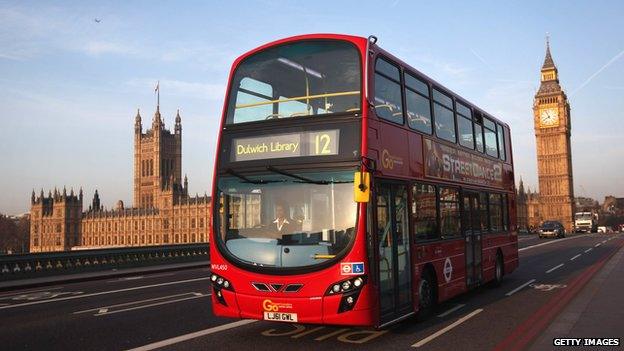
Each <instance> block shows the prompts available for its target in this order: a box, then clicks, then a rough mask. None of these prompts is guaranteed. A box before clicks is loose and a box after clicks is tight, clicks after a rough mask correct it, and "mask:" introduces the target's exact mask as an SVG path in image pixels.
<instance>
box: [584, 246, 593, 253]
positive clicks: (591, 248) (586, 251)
mask: <svg viewBox="0 0 624 351" xmlns="http://www.w3.org/2000/svg"><path fill="white" fill-rule="evenodd" d="M593 249H594V248H593V247H590V248H589V249H587V250H585V253H588V252H590V251H591V250H593Z"/></svg>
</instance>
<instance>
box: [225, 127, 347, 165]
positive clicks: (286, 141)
mask: <svg viewBox="0 0 624 351" xmlns="http://www.w3.org/2000/svg"><path fill="white" fill-rule="evenodd" d="M339 138H340V130H338V129H331V130H321V131H309V132H301V133H287V134H273V135H263V136H257V137H250V138H234V139H232V152H231V155H232V156H231V160H232V161H234V162H237V161H253V160H264V159H273V158H286V157H300V156H330V155H338V153H339V150H338V146H339Z"/></svg>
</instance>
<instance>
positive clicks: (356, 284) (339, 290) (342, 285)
mask: <svg viewBox="0 0 624 351" xmlns="http://www.w3.org/2000/svg"><path fill="white" fill-rule="evenodd" d="M365 284H366V276H359V277H357V278H351V279H345V280H342V281H339V282H336V283H334V284H332V285H330V286H329V288H328V289H327V291H326V292H325V295H336V294H344V293H347V292H351V291H355V290H359V289H360V288H361V287H362V286H364V285H365Z"/></svg>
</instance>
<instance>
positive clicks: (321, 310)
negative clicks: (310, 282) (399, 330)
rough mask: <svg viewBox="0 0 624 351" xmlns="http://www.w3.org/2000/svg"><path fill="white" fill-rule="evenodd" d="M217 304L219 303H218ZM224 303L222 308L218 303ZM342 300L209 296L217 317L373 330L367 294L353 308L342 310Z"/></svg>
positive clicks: (330, 298) (359, 297) (333, 297)
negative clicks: (346, 326)
mask: <svg viewBox="0 0 624 351" xmlns="http://www.w3.org/2000/svg"><path fill="white" fill-rule="evenodd" d="M220 300H221V301H220ZM222 301H224V302H225V304H224V303H223V302H222ZM341 304H344V302H343V296H342V295H341V294H340V295H334V296H315V297H282V296H258V295H248V294H242V293H235V292H232V291H224V290H222V299H217V298H216V296H215V295H214V294H213V296H212V308H213V312H214V314H215V315H217V316H222V317H231V318H242V319H257V320H267V321H278V322H290V323H307V324H333V325H352V326H373V325H374V324H375V321H374V319H373V311H372V309H371V308H365V307H368V306H370V300H369V296H368V293H367V290H366V289H364V290H362V291H361V293H360V294H359V296H358V298H357V301H355V303H354V306H353V307H352V308H351V309H349V310H346V311H345V310H342V311H341V309H344V308H341Z"/></svg>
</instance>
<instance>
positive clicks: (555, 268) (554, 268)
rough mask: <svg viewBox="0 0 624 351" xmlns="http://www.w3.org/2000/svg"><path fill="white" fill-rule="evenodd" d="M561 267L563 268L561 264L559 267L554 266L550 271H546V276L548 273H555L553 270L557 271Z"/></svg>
mask: <svg viewBox="0 0 624 351" xmlns="http://www.w3.org/2000/svg"><path fill="white" fill-rule="evenodd" d="M561 267H563V263H562V264H560V265H556V266H554V267H553V268H551V269H549V270H547V271H546V273H547V274H548V273H550V272H553V271H555V270H557V269H559V268H561Z"/></svg>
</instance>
